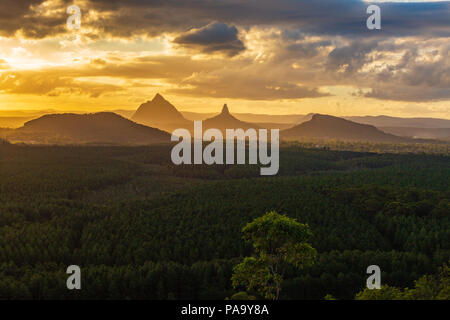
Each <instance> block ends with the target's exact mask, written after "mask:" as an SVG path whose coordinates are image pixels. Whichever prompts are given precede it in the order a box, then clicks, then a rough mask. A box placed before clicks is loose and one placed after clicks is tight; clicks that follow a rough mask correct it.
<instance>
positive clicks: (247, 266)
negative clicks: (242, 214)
mask: <svg viewBox="0 0 450 320" xmlns="http://www.w3.org/2000/svg"><path fill="white" fill-rule="evenodd" d="M242 233H243V238H244V240H246V241H249V242H252V243H253V248H254V249H255V253H256V256H254V257H247V258H245V259H244V261H243V262H242V263H240V264H238V265H237V266H236V267H234V269H233V276H232V278H231V280H232V284H233V287H234V288H238V287H245V288H246V289H247V291H256V292H257V293H258V294H260V295H261V296H262V297H264V298H266V299H274V300H277V299H278V298H279V296H280V291H281V285H282V282H283V276H284V272H285V269H286V266H287V265H292V266H295V267H297V268H302V267H304V266H307V265H310V264H312V263H313V261H314V258H315V256H316V254H317V253H316V250H315V249H314V248H313V247H312V246H311V245H310V244H309V243H308V242H307V241H308V239H309V238H310V237H311V235H312V233H311V231H310V229H309V226H308V225H307V224H301V223H299V222H297V221H296V220H295V219H292V218H289V217H287V216H285V215H280V214H278V213H276V212H269V213H266V214H265V215H264V216H262V217H260V218H257V219H255V220H254V221H253V222H251V223H248V224H247V225H246V226H245V227H244V228H243V229H242Z"/></svg>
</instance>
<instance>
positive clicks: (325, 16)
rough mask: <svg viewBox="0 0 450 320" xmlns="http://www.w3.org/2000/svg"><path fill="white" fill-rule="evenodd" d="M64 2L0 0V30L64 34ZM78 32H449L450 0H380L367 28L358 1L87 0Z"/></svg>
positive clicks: (445, 34)
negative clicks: (374, 22)
mask: <svg viewBox="0 0 450 320" xmlns="http://www.w3.org/2000/svg"><path fill="white" fill-rule="evenodd" d="M69 4H71V1H69V0H45V1H44V0H28V1H26V0H17V1H16V0H2V2H1V4H0V12H2V13H1V14H0V34H1V35H3V36H13V35H14V34H15V32H16V31H18V30H20V31H21V32H22V33H23V34H24V35H25V37H28V38H44V37H46V36H53V35H55V34H60V33H64V32H66V30H65V21H66V19H67V14H66V13H65V8H67V6H68V5H69ZM79 5H80V7H81V9H82V32H85V33H86V34H87V35H89V34H90V36H92V37H98V36H99V35H112V36H117V37H130V36H132V35H142V34H145V35H150V36H157V35H161V34H164V33H178V34H179V33H183V32H186V30H190V29H192V28H202V27H203V26H205V25H208V24H209V23H211V21H219V22H221V23H224V24H227V25H233V26H236V27H238V28H251V27H258V26H283V27H289V28H296V29H299V30H302V32H303V33H309V34H316V35H340V36H346V37H350V36H351V37H379V36H384V37H385V36H418V35H420V36H439V37H448V36H450V29H449V26H450V21H449V19H448V16H449V12H450V3H449V2H422V3H379V4H378V5H379V6H380V7H381V9H382V31H381V32H373V31H370V30H367V28H366V25H365V21H366V18H367V14H366V8H367V6H368V4H367V3H366V2H364V1H362V0H346V1H336V0H303V1H299V0H276V1H275V0H247V1H237V0H221V1H210V0H196V1H179V0H164V1H163V0H153V1H145V0H130V1H121V0H86V1H83V2H81V3H80V4H79Z"/></svg>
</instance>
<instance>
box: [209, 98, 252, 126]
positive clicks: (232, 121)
mask: <svg viewBox="0 0 450 320" xmlns="http://www.w3.org/2000/svg"><path fill="white" fill-rule="evenodd" d="M207 129H219V130H221V131H222V132H225V131H226V129H244V130H247V129H259V126H258V125H256V124H254V123H249V122H244V121H241V120H238V119H236V118H235V117H234V116H232V115H231V113H230V110H229V109H228V106H227V105H226V104H225V105H224V106H223V108H222V112H221V113H220V114H219V115H217V116H215V117H212V118H209V119H206V120H205V121H203V130H207Z"/></svg>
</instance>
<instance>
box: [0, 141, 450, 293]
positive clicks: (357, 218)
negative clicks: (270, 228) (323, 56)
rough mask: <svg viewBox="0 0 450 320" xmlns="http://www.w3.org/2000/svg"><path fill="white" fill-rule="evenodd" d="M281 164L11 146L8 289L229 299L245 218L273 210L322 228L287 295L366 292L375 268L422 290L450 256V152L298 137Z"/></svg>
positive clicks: (5, 239)
mask: <svg viewBox="0 0 450 320" xmlns="http://www.w3.org/2000/svg"><path fill="white" fill-rule="evenodd" d="M280 160H281V164H280V174H279V176H276V177H260V176H259V170H255V167H254V166H242V167H240V166H217V167H216V166H211V167H206V166H198V167H197V166H186V167H183V166H180V167H175V166H173V165H172V164H171V162H170V148H168V147H167V146H152V147H50V146H47V147H38V146H35V147H30V146H17V145H0V299H2V298H6V299H9V298H31V299H58V298H61V299H62V298H65V299H126V298H133V299H169V298H175V299H224V298H225V297H230V296H232V295H233V293H234V292H235V291H234V290H233V288H232V285H231V282H230V278H231V276H232V270H233V267H234V266H236V265H237V264H238V263H239V262H241V261H242V257H248V256H251V254H252V252H253V248H252V246H251V245H250V244H246V243H245V242H244V241H242V239H241V230H242V228H243V227H244V226H245V225H246V224H247V223H248V222H249V221H253V220H254V219H256V218H258V217H259V216H260V214H261V212H270V211H277V212H286V213H287V214H288V216H289V218H292V219H296V220H297V221H302V222H303V223H305V224H308V226H309V227H310V228H311V230H313V231H314V234H313V235H312V237H311V238H310V240H309V242H310V243H311V246H312V247H314V248H316V249H317V252H318V254H317V259H316V261H315V263H314V264H313V265H310V266H306V267H304V268H303V269H302V270H300V269H299V268H296V267H294V266H291V265H288V264H287V263H286V269H285V274H284V277H283V279H284V281H283V290H282V292H281V293H280V299H323V297H324V296H325V295H326V294H331V295H333V296H334V297H336V298H337V299H353V298H354V297H355V295H356V293H357V292H359V291H360V290H361V288H363V286H364V284H365V282H366V278H367V275H366V272H365V271H366V268H367V266H369V265H372V264H376V265H379V266H380V267H381V270H382V272H383V274H382V281H383V282H385V283H389V284H390V285H391V286H393V287H398V288H405V287H410V288H411V287H413V286H414V280H416V279H419V278H421V277H422V276H423V275H425V274H435V273H436V272H437V268H438V267H439V266H441V265H442V264H443V263H445V262H447V261H449V259H450V241H449V237H450V234H449V230H450V216H449V213H450V209H449V208H450V185H449V183H448V181H450V161H449V157H448V156H444V155H428V154H373V153H368V152H364V153H360V152H349V151H344V152H341V151H322V150H317V149H305V148H304V147H301V146H297V145H294V146H285V147H282V148H281V149H280ZM257 169H258V168H257ZM238 171H239V174H235V173H236V172H238ZM241 171H245V173H246V174H245V175H243V176H242V175H241ZM255 172H256V174H255ZM243 177H244V178H243ZM71 264H78V265H80V266H81V268H82V287H83V289H82V290H81V291H80V292H74V291H69V290H67V289H66V286H65V282H66V279H67V275H66V273H65V270H66V268H67V266H68V265H71Z"/></svg>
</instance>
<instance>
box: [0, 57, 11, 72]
mask: <svg viewBox="0 0 450 320" xmlns="http://www.w3.org/2000/svg"><path fill="white" fill-rule="evenodd" d="M10 68H11V67H10V66H9V64H8V62H6V61H5V60H3V59H0V70H7V69H10Z"/></svg>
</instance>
